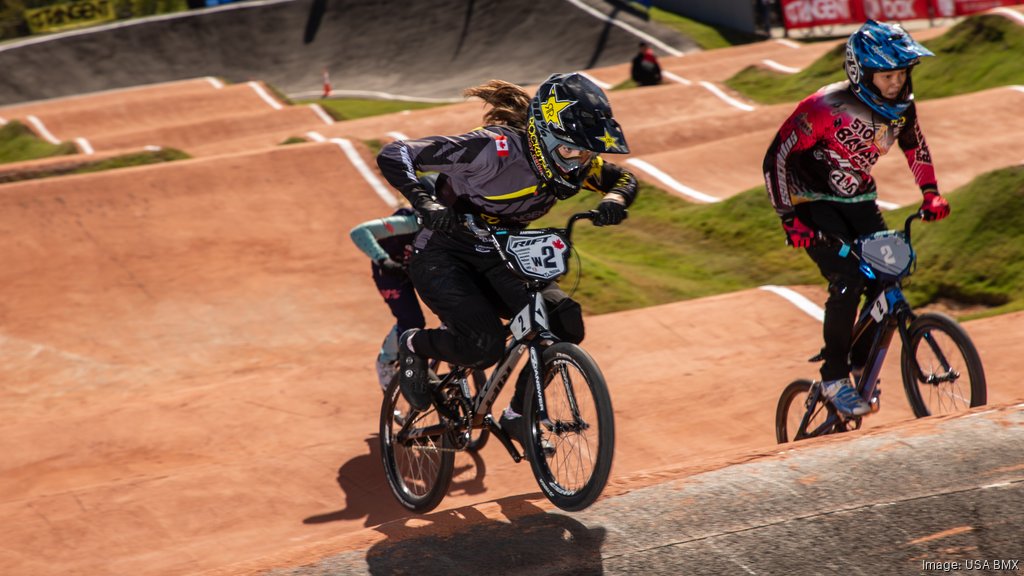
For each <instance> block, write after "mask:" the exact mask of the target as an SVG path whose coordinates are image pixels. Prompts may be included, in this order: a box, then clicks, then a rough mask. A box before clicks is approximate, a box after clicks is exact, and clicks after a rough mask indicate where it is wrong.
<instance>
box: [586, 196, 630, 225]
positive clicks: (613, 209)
mask: <svg viewBox="0 0 1024 576" xmlns="http://www.w3.org/2000/svg"><path fill="white" fill-rule="evenodd" d="M628 216H629V214H627V213H626V207H625V206H623V205H622V204H620V203H618V202H616V201H614V200H605V201H603V202H601V203H600V204H598V205H597V217H596V218H594V225H596V226H615V225H616V224H621V223H622V221H623V220H625V219H626V218H627V217H628Z"/></svg>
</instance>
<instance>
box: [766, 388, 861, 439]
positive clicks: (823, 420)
mask: <svg viewBox="0 0 1024 576" xmlns="http://www.w3.org/2000/svg"><path fill="white" fill-rule="evenodd" d="M813 385H814V384H813V383H812V382H811V381H810V380H803V379H801V380H794V381H793V382H791V383H790V384H789V386H786V389H785V390H783V391H782V395H781V396H779V404H778V406H777V407H776V408H775V441H776V442H778V443H779V444H785V443H786V442H789V441H796V440H803V439H805V438H814V437H816V436H823V435H825V434H835V433H837V432H846V431H847V430H848V429H851V428H854V429H855V428H857V427H858V426H859V425H860V424H859V422H860V420H859V419H855V420H851V421H849V422H846V421H844V420H843V419H842V418H840V417H839V414H838V413H837V412H836V409H835V408H833V407H832V406H831V405H830V404H828V403H827V402H825V401H824V399H823V398H822V397H821V394H820V393H819V394H817V398H815V401H814V405H813V406H809V403H810V400H811V399H810V395H811V387H812V386H813Z"/></svg>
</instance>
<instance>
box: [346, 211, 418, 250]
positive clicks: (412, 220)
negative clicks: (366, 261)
mask: <svg viewBox="0 0 1024 576" xmlns="http://www.w3.org/2000/svg"><path fill="white" fill-rule="evenodd" d="M419 231H420V224H419V222H418V221H417V220H416V214H415V213H414V212H413V211H412V210H410V209H408V208H399V209H398V210H397V211H396V212H395V213H394V214H392V215H391V216H387V217H385V218H378V219H377V220H369V221H366V222H363V223H362V224H360V225H358V226H356V227H355V228H352V230H351V231H350V232H349V237H350V238H352V242H353V243H354V244H355V245H356V247H357V248H359V249H360V250H361V251H362V252H363V254H366V255H367V256H369V257H370V260H372V261H373V262H374V263H377V262H380V261H381V260H383V259H385V258H391V259H392V260H394V261H395V262H399V263H404V262H405V260H406V249H405V248H406V246H410V245H411V244H412V240H413V237H415V236H416V233H418V232H419Z"/></svg>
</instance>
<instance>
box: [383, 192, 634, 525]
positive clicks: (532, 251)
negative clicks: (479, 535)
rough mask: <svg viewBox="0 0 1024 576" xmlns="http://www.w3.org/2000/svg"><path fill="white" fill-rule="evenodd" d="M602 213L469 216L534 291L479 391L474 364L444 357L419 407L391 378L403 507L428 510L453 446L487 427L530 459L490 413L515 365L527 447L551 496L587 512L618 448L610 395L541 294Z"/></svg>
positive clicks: (475, 438) (396, 489)
mask: <svg viewBox="0 0 1024 576" xmlns="http://www.w3.org/2000/svg"><path fill="white" fill-rule="evenodd" d="M595 215H596V212H593V211H591V212H584V213H578V214H574V215H572V216H571V217H570V218H569V220H568V222H567V224H566V226H565V228H543V229H534V230H509V229H502V228H494V227H490V226H488V225H486V224H478V223H476V222H473V221H472V219H471V218H468V219H467V227H469V228H470V230H472V231H473V232H474V233H475V234H477V236H478V237H480V238H484V239H487V240H488V241H489V242H490V243H491V245H492V246H493V247H494V249H495V250H496V251H497V253H498V255H499V256H500V257H501V259H502V260H503V261H504V262H505V264H506V266H507V267H508V268H509V269H511V270H512V271H513V272H514V273H515V274H516V275H517V276H519V277H520V278H521V279H522V280H523V281H524V282H525V283H526V285H527V287H528V288H529V291H530V299H529V303H528V304H527V305H526V306H524V307H523V308H522V310H520V311H519V312H518V313H517V314H515V315H514V316H513V317H512V319H511V320H510V321H509V322H508V323H507V325H506V328H507V330H508V335H507V340H506V345H505V349H504V353H503V354H502V357H501V360H499V361H498V363H497V365H496V366H495V367H494V369H493V370H492V371H491V373H490V377H489V378H487V380H486V382H484V383H483V384H482V386H479V387H477V389H476V390H475V392H474V391H472V390H471V388H470V386H469V383H468V382H467V378H471V374H472V372H473V371H472V369H471V368H467V367H463V366H455V365H448V368H449V370H448V372H446V373H440V374H439V373H437V372H436V370H438V369H440V364H439V363H436V362H433V363H432V364H431V365H432V366H434V368H435V370H433V371H431V372H430V376H429V377H430V379H431V383H432V386H431V389H432V391H431V394H432V397H433V402H432V404H431V406H430V407H429V408H427V409H426V410H422V411H419V410H415V409H413V408H412V407H411V406H410V405H409V403H408V402H407V401H406V400H405V398H404V397H403V396H402V394H401V391H400V390H399V386H398V378H397V377H396V378H394V379H393V380H392V382H391V384H390V386H389V387H388V389H387V391H386V392H385V394H384V401H383V403H382V405H381V412H380V442H381V457H382V459H383V463H384V470H385V473H386V475H387V479H388V484H389V485H390V487H391V492H392V493H393V494H394V496H395V498H396V499H397V500H398V502H399V503H400V504H401V505H402V506H404V507H405V508H407V509H409V510H412V511H414V512H417V513H425V512H429V511H430V510H433V509H434V508H435V507H436V506H437V505H438V504H440V502H441V500H442V499H443V498H444V496H445V494H446V493H447V491H448V488H449V485H450V484H451V481H452V473H453V470H454V465H455V453H456V452H458V451H464V450H475V449H479V447H480V446H481V445H482V443H483V441H485V440H486V437H487V434H488V433H489V434H490V435H491V436H494V437H495V438H497V439H498V440H499V441H500V442H501V444H502V445H503V446H504V447H505V449H506V450H508V453H509V454H510V455H511V457H512V459H513V460H514V461H515V462H517V463H518V462H520V461H521V460H522V459H523V457H524V455H523V454H520V452H519V450H518V449H517V448H516V447H515V445H513V443H512V441H511V439H510V436H509V434H508V432H507V431H506V430H503V429H502V428H501V426H500V425H499V424H498V423H497V422H496V421H495V419H494V417H493V416H492V414H491V410H492V407H493V404H494V402H495V400H496V399H497V397H498V394H499V393H500V392H501V390H502V388H503V387H504V386H505V384H506V383H507V382H508V380H509V378H510V377H511V375H512V373H513V372H514V371H515V370H516V369H517V368H519V373H518V379H519V380H518V382H519V383H520V384H521V386H517V389H521V390H524V391H525V392H524V394H525V397H524V398H523V408H524V410H523V418H525V422H524V423H525V429H526V431H527V432H526V434H525V436H526V437H525V438H523V439H522V442H523V451H524V452H525V457H526V459H527V460H529V461H530V466H531V469H532V471H533V475H534V477H535V478H536V480H537V484H538V485H539V486H540V488H541V490H542V492H543V493H544V496H545V497H547V499H548V500H550V501H551V502H552V503H553V504H554V505H555V506H557V507H559V508H561V509H563V510H568V511H576V510H582V509H584V508H586V507H588V506H590V505H591V504H592V503H593V502H594V501H595V500H596V499H597V498H598V496H600V494H601V491H602V490H603V489H604V487H605V485H606V484H607V482H608V475H609V473H610V471H611V465H612V457H613V454H614V446H615V422H614V416H613V412H612V403H611V397H610V396H609V394H608V387H607V384H606V383H605V379H604V375H603V374H602V373H601V370H600V368H598V366H597V363H596V362H594V360H593V358H591V356H590V355H589V354H588V353H587V352H586V351H585V350H583V348H581V347H580V346H578V345H576V344H573V343H570V342H561V341H559V340H558V338H557V337H556V336H555V335H554V334H552V333H551V332H550V331H549V325H548V310H547V305H546V303H545V301H544V298H543V297H542V295H541V290H542V289H543V288H544V287H545V286H547V285H548V284H549V283H550V282H552V281H554V280H556V279H558V278H559V277H561V276H563V275H564V274H565V273H566V272H567V271H568V269H569V256H570V254H571V247H572V243H571V240H572V231H573V226H574V224H575V223H576V222H577V221H579V220H583V219H589V220H593V219H594V217H595ZM521 360H525V362H521ZM521 363H522V364H523V365H522V367H521V368H520V367H519V366H520V364H521Z"/></svg>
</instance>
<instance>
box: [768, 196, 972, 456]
mask: <svg viewBox="0 0 1024 576" xmlns="http://www.w3.org/2000/svg"><path fill="white" fill-rule="evenodd" d="M920 217H921V213H920V212H916V213H914V214H911V215H910V216H909V217H908V218H907V220H906V221H905V223H904V226H903V230H902V231H900V230H886V231H882V232H876V233H874V234H869V235H866V236H862V237H860V238H858V239H856V240H855V241H853V242H847V241H846V240H844V239H842V238H831V239H830V240H834V241H835V242H836V243H837V244H838V246H839V248H838V250H839V254H840V255H841V256H844V257H852V258H856V259H857V261H858V262H859V263H860V266H859V268H860V271H861V272H862V273H863V274H864V275H865V276H866V277H867V278H869V279H871V280H877V281H878V287H879V294H878V296H877V297H875V298H874V299H873V300H872V301H870V302H867V303H865V305H864V306H863V307H862V308H861V311H860V315H859V316H858V320H857V322H856V324H855V326H854V329H853V345H852V346H851V349H855V348H856V347H857V345H858V343H859V342H861V341H862V339H864V338H869V337H871V336H869V335H870V334H873V335H874V336H873V340H872V341H871V344H870V348H869V351H868V354H867V357H866V362H865V364H864V366H863V368H858V367H854V370H853V374H854V379H855V380H856V381H855V385H856V388H857V392H858V393H859V394H860V395H861V397H862V398H864V399H865V400H867V401H868V402H869V403H870V404H871V412H870V413H874V412H877V411H878V410H879V408H880V407H881V404H880V400H879V398H880V396H879V395H880V393H881V391H880V390H879V387H878V385H879V374H880V373H881V370H882V365H883V363H884V362H885V358H886V354H887V352H888V351H889V345H890V343H891V342H892V338H893V335H894V334H899V336H900V341H901V342H902V345H903V347H902V351H901V353H900V369H901V375H902V380H903V389H904V391H905V392H906V395H907V401H908V402H909V403H910V407H911V409H912V410H913V412H914V416H916V417H918V418H922V417H924V416H929V415H933V414H935V415H938V414H951V413H956V412H959V411H963V410H966V409H968V408H973V407H975V406H983V405H984V404H985V402H986V401H987V397H986V396H987V390H986V385H985V371H984V369H983V368H982V365H981V357H980V356H979V355H978V351H977V349H976V348H975V347H974V343H973V342H971V338H970V336H968V334H967V332H966V331H965V330H964V329H963V327H962V326H961V325H960V324H959V323H957V321H956V320H954V319H952V318H950V317H949V316H946V315H945V314H941V313H937V312H927V313H924V314H920V315H918V314H915V313H914V311H913V310H912V309H911V307H910V304H909V303H908V302H907V300H906V298H904V296H903V291H902V281H903V279H904V278H906V277H907V276H909V275H910V274H911V273H912V272H913V270H914V268H915V266H916V260H917V257H916V254H915V253H914V249H913V246H912V245H911V242H910V225H911V224H912V223H913V222H914V220H916V219H918V218H920ZM876 324H877V325H878V329H877V330H870V328H872V327H873V326H874V325H876ZM821 359H822V357H821V354H818V355H817V356H814V357H813V358H811V359H810V361H811V362H818V361H821ZM870 413H869V414H870ZM862 418H863V417H862V416H854V417H844V416H842V415H841V414H840V413H839V412H838V411H837V410H836V409H835V407H834V406H833V405H832V404H831V403H830V402H829V401H828V399H827V398H826V397H825V395H824V394H823V393H822V387H821V381H819V380H806V379H800V380H796V381H794V382H792V383H791V384H789V386H787V387H786V389H785V390H783V392H782V395H781V397H780V398H779V403H778V407H777V408H776V413H775V439H776V440H777V441H778V442H779V443H780V444H782V443H785V442H788V441H790V440H803V439H804V438H813V437H815V436H823V435H826V434H835V433H839V432H845V431H847V430H856V429H858V428H860V427H861V424H862Z"/></svg>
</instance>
